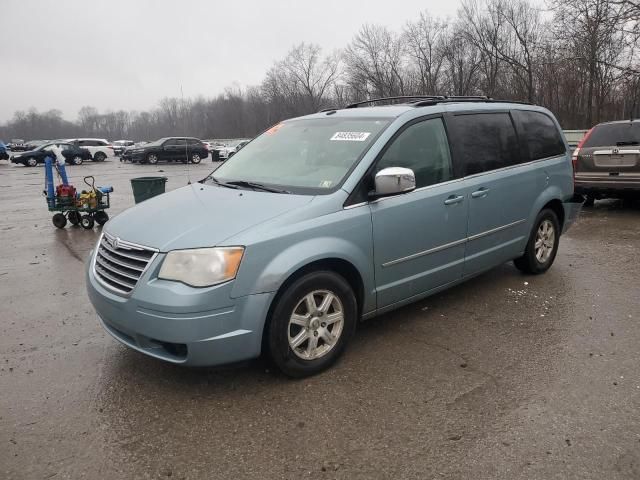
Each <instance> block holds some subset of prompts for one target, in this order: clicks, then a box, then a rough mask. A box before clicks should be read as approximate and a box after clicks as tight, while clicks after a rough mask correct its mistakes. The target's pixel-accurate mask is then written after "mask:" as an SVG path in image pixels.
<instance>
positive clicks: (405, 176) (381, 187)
mask: <svg viewBox="0 0 640 480" xmlns="http://www.w3.org/2000/svg"><path fill="white" fill-rule="evenodd" d="M375 188H376V189H375V192H374V195H375V196H376V197H385V196H388V195H395V194H398V193H405V192H410V191H411V190H415V188H416V176H415V174H414V173H413V170H411V169H410V168H402V167H389V168H383V169H382V170H380V171H379V172H378V173H376V178H375Z"/></svg>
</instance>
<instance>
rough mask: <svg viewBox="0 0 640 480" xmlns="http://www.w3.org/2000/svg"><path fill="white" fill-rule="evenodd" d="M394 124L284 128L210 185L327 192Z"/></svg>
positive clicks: (338, 120)
mask: <svg viewBox="0 0 640 480" xmlns="http://www.w3.org/2000/svg"><path fill="white" fill-rule="evenodd" d="M389 123H390V120H389V119H381V118H345V117H327V118H311V119H301V120H292V121H288V122H283V123H279V124H277V125H275V126H273V127H271V128H270V129H269V130H267V131H266V132H264V133H263V134H262V135H260V136H259V137H257V138H256V139H254V140H253V141H251V143H248V144H247V145H246V146H245V147H244V148H243V149H241V150H240V151H239V152H238V153H236V154H235V155H234V156H233V157H232V158H231V159H229V160H228V161H227V162H225V163H224V164H222V166H220V167H219V168H218V169H217V170H216V171H215V172H214V173H213V174H212V175H213V177H215V178H211V179H209V180H207V181H211V182H218V183H228V182H238V181H242V182H245V183H246V182H252V183H259V184H263V185H272V186H278V187H282V189H283V190H287V191H291V192H293V193H302V194H305V193H308V194H314V193H327V192H328V191H331V190H333V189H334V188H336V187H337V186H339V185H340V183H341V182H342V181H343V179H344V177H345V176H346V175H347V173H348V172H349V171H350V170H351V168H352V167H353V166H354V165H355V164H356V163H357V162H358V160H359V159H360V158H362V156H363V155H364V153H365V152H366V151H367V150H368V148H369V147H370V146H371V144H372V143H373V142H374V141H375V139H376V137H377V136H378V135H379V134H380V132H382V130H384V129H385V128H386V127H387V126H388V125H389Z"/></svg>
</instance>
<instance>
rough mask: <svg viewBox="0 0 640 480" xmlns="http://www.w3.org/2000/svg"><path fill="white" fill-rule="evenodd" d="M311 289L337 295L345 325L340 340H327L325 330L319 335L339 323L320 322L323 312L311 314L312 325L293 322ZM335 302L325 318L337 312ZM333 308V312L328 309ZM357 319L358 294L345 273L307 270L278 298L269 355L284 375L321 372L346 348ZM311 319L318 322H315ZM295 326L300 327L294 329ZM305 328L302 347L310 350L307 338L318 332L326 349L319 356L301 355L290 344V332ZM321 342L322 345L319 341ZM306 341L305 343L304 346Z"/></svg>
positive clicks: (268, 338) (270, 325) (268, 340)
mask: <svg viewBox="0 0 640 480" xmlns="http://www.w3.org/2000/svg"><path fill="white" fill-rule="evenodd" d="M312 292H321V294H322V292H325V293H326V292H330V293H332V294H333V295H334V296H335V297H337V299H338V301H339V303H338V305H339V306H340V307H341V308H342V314H343V315H342V318H343V320H342V328H341V329H340V330H339V332H337V335H338V337H337V341H335V343H333V344H330V343H327V342H326V341H325V340H324V333H320V336H319V335H318V332H319V331H320V332H322V331H324V332H325V333H326V332H329V328H332V331H331V332H336V326H337V325H338V324H337V323H335V324H333V326H332V327H331V326H330V325H327V324H325V323H320V322H322V315H320V314H317V315H314V316H309V320H308V321H309V328H305V327H301V326H298V325H294V324H290V319H291V318H292V316H293V314H294V313H295V312H296V311H297V310H296V308H297V307H298V306H300V305H302V302H304V299H305V297H306V296H307V295H308V294H310V293H312ZM320 299H322V297H320ZM314 302H315V300H314ZM306 305H307V304H306V303H305V304H304V305H302V306H303V308H304V307H306ZM316 305H317V303H316ZM333 305H334V304H333V303H332V306H331V307H330V309H327V313H326V315H327V317H324V318H325V319H326V318H328V315H333V314H334V313H335V311H336V310H333ZM330 311H331V312H333V313H329V312H330ZM357 320H358V306H357V302H356V297H355V295H354V293H353V290H352V289H351V287H350V286H349V283H348V282H347V281H346V280H345V279H344V278H343V277H341V276H340V275H337V274H336V273H333V272H330V271H317V272H311V273H308V274H306V275H304V276H302V277H300V278H298V279H297V280H295V281H294V282H293V283H291V284H290V285H289V286H288V287H286V289H285V290H284V292H283V293H282V294H281V295H280V296H279V297H278V298H277V300H276V303H275V305H274V308H273V310H272V313H271V316H270V318H269V322H268V325H267V330H266V338H265V340H266V342H265V346H266V347H267V351H268V356H269V358H270V359H271V361H272V362H273V363H274V364H275V365H276V366H277V367H278V368H279V369H280V370H281V371H282V372H283V373H284V374H285V375H288V376H290V377H295V378H301V377H307V376H310V375H314V374H316V373H319V372H321V371H323V370H325V369H327V368H328V367H329V366H331V365H332V364H333V363H334V362H335V361H336V360H337V359H338V357H340V355H341V354H342V353H343V352H344V349H345V348H346V346H347V344H348V342H349V340H350V339H351V337H352V336H353V333H354V331H355V328H356V323H357ZM311 322H315V323H314V325H313V326H312V325H311ZM295 328H297V329H299V330H297V331H295V330H293V329H295ZM314 329H315V330H314ZM302 330H306V332H307V333H305V335H307V336H306V337H305V338H306V339H307V340H305V341H303V342H301V345H300V349H301V350H305V351H308V350H306V349H308V348H309V346H310V345H309V343H307V342H311V340H312V338H311V335H312V334H313V335H314V336H315V339H314V341H315V342H316V344H317V345H318V346H319V349H322V348H325V349H327V351H326V352H325V353H323V354H322V355H321V356H319V357H318V358H313V359H304V358H301V357H300V355H302V354H304V352H302V351H300V353H296V352H294V350H293V349H292V347H291V346H290V344H289V338H290V336H291V335H294V336H295V335H297V334H299V333H302ZM331 332H330V333H331ZM320 342H322V343H323V345H320ZM305 344H306V347H303V345H305ZM331 345H332V346H331ZM296 350H297V349H296Z"/></svg>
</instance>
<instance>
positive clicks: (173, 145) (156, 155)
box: [121, 137, 209, 164]
mask: <svg viewBox="0 0 640 480" xmlns="http://www.w3.org/2000/svg"><path fill="white" fill-rule="evenodd" d="M208 155H209V151H208V150H207V147H206V146H205V145H204V143H202V142H201V141H200V140H198V139H197V138H192V137H166V138H161V139H160V140H156V141H155V142H151V143H147V144H145V145H141V146H140V147H136V148H128V149H127V150H126V151H125V152H124V153H123V154H122V157H121V158H122V160H123V161H127V160H128V161H131V162H139V163H150V164H156V163H158V162H159V161H160V160H166V161H168V162H183V163H187V162H191V163H200V162H201V161H202V159H203V158H207V156H208Z"/></svg>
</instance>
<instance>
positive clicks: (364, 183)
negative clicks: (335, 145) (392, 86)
mask: <svg viewBox="0 0 640 480" xmlns="http://www.w3.org/2000/svg"><path fill="white" fill-rule="evenodd" d="M450 115H451V114H450V113H449V112H438V113H432V114H428V115H423V116H421V117H416V118H412V119H411V120H409V121H408V122H406V123H405V124H403V125H402V126H401V127H400V128H398V130H396V132H395V133H394V134H393V135H392V136H391V138H390V139H389V140H388V141H387V143H385V145H384V147H382V149H381V150H380V152H378V154H377V155H376V158H375V159H374V160H373V162H371V165H369V168H367V171H366V172H365V173H364V174H363V175H362V177H361V178H360V180H359V181H358V184H357V186H356V188H354V189H353V191H352V192H351V194H349V197H348V198H347V200H346V201H345V202H344V205H343V208H347V207H354V206H356V205H365V204H370V203H372V202H378V201H380V200H385V199H388V198H395V197H397V196H398V195H411V194H412V193H414V192H418V191H421V190H424V189H425V188H431V187H434V186H437V185H443V184H445V183H449V182H453V181H457V180H460V179H461V178H462V177H461V173H462V171H461V165H459V164H458V162H457V161H456V160H455V157H454V154H453V149H452V145H451V135H450V133H451V128H450V126H449V125H448V122H447V118H448V117H449V116H450ZM436 118H440V119H441V120H442V126H443V127H444V133H445V135H446V137H447V146H448V147H449V158H450V161H451V173H452V176H451V178H450V179H449V180H446V181H444V182H439V183H434V184H431V185H425V186H424V187H420V188H416V189H415V190H412V191H410V192H406V193H402V194H398V195H391V196H389V197H382V198H376V199H370V198H368V194H369V191H370V188H369V185H368V184H369V183H370V182H371V181H373V174H374V172H375V170H376V167H377V166H378V163H379V162H380V160H381V159H382V157H383V156H384V155H385V153H386V152H387V150H389V148H391V145H393V143H394V142H395V141H396V139H397V138H398V137H399V136H400V135H402V134H403V133H404V131H405V130H407V129H408V128H409V127H411V126H413V125H415V124H417V123H422V122H425V121H427V120H433V119H436ZM362 195H364V196H366V197H367V198H365V199H364V200H359V197H361V196H362Z"/></svg>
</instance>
